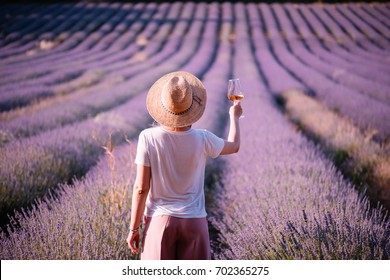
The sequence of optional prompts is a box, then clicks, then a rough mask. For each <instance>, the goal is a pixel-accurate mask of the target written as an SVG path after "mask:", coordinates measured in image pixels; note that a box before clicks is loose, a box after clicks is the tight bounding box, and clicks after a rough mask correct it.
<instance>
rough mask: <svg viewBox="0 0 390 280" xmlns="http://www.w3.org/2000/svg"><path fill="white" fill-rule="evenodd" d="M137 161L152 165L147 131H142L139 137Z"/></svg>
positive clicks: (137, 162) (140, 163)
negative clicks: (146, 135)
mask: <svg viewBox="0 0 390 280" xmlns="http://www.w3.org/2000/svg"><path fill="white" fill-rule="evenodd" d="M135 163H136V164H138V165H143V166H150V158H149V152H148V145H147V141H146V137H145V133H144V132H143V131H142V132H141V133H140V134H139V137H138V144H137V154H136V156H135Z"/></svg>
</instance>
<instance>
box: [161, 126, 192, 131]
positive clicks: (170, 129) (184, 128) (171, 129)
mask: <svg viewBox="0 0 390 280" xmlns="http://www.w3.org/2000/svg"><path fill="white" fill-rule="evenodd" d="M163 127H164V128H165V129H166V130H169V131H187V130H190V129H191V126H190V125H189V126H184V127H172V126H165V125H163Z"/></svg>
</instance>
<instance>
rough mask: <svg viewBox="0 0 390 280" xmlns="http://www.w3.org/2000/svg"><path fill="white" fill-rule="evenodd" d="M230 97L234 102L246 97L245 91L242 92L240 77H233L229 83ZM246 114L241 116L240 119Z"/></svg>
mask: <svg viewBox="0 0 390 280" xmlns="http://www.w3.org/2000/svg"><path fill="white" fill-rule="evenodd" d="M227 95H228V99H229V100H231V101H233V102H234V103H235V102H237V101H240V100H242V99H243V98H244V93H243V92H242V87H241V82H240V79H231V80H229V84H228V94H227ZM241 118H244V116H240V119H241Z"/></svg>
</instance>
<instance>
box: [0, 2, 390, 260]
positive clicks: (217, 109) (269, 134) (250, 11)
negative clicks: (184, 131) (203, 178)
mask: <svg viewBox="0 0 390 280" xmlns="http://www.w3.org/2000/svg"><path fill="white" fill-rule="evenodd" d="M0 30H1V32H0V73H1V75H0V218H1V219H0V222H1V224H0V226H1V228H2V229H1V230H0V257H1V259H138V258H139V256H134V255H131V254H130V250H129V249H128V248H127V244H126V242H125V240H126V237H127V234H128V226H129V221H130V210H131V193H132V184H133V182H134V179H135V166H134V163H133V159H134V156H135V147H136V144H137V143H136V141H137V137H138V134H139V132H140V131H141V130H142V129H144V128H146V127H149V126H151V125H153V120H152V119H151V118H150V117H149V115H148V113H147V111H146V107H145V99H146V93H147V91H148V89H149V87H150V86H151V85H152V84H153V82H154V81H155V80H157V79H158V78H159V77H160V76H162V75H164V74H166V73H168V72H171V71H177V70H184V71H189V72H191V73H193V74H195V75H196V76H198V77H199V78H200V79H201V80H202V81H203V82H204V84H205V86H206V89H207V91H208V104H207V108H206V111H205V114H204V116H203V117H202V118H201V120H200V121H199V122H198V123H197V124H196V125H195V126H196V127H197V128H200V127H202V128H206V129H208V130H210V131H212V132H214V133H215V134H217V135H219V136H220V137H225V136H226V133H227V131H226V130H227V127H226V126H227V120H228V108H229V106H230V103H229V101H228V100H227V97H226V89H227V80H228V79H230V78H232V77H238V78H240V79H241V81H242V84H243V87H244V91H245V98H244V100H243V102H242V106H243V109H244V115H245V118H244V119H242V120H241V121H240V122H241V133H242V135H241V138H242V146H241V149H240V151H239V153H238V154H236V155H233V156H229V157H220V158H219V159H217V160H214V161H210V162H209V163H208V165H207V170H206V173H207V182H206V195H207V197H206V199H207V212H208V214H209V216H208V219H209V225H210V232H211V237H212V240H211V242H212V250H213V252H212V253H213V254H212V255H213V258H214V259H309V260H311V259H389V258H390V218H389V215H388V210H389V209H390V204H388V203H390V180H389V178H390V175H389V174H390V121H389V120H390V4H388V3H371V4H368V3H352V4H321V3H315V4H276V3H275V4H265V3H250V4H243V3H228V2H226V3H217V2H214V3H205V2H204V3H195V2H173V3H159V4H157V3H144V2H139V3H85V2H83V3H58V4H46V5H40V4H36V3H35V4H23V5H20V4H19V5H18V4H6V5H2V8H1V9H0ZM294 92H301V93H304V95H306V96H308V97H310V98H311V99H312V100H313V102H317V103H318V104H320V106H322V107H321V108H324V110H329V111H331V112H333V113H335V114H336V115H337V116H338V117H339V118H342V119H343V120H345V121H347V122H348V123H349V124H350V125H351V126H353V127H354V129H355V130H356V131H359V132H361V134H362V135H363V140H362V141H360V140H359V141H360V142H363V145H368V144H367V143H370V147H375V155H376V158H375V159H373V160H371V158H370V162H371V161H375V163H376V164H375V165H370V166H371V169H370V168H367V166H366V165H361V166H359V168H360V169H362V171H361V170H360V169H359V170H358V171H357V173H359V172H365V173H362V174H371V173H375V174H378V173H380V174H381V176H382V177H380V178H381V180H380V181H378V180H373V181H372V180H371V181H370V180H368V179H367V181H366V180H365V178H366V177H365V176H366V175H364V176H357V179H356V178H351V177H349V175H348V173H345V172H344V169H343V168H344V167H343V165H340V164H338V162H337V160H335V158H334V156H332V155H331V154H329V151H328V146H327V143H328V140H327V139H325V140H323V141H321V140H318V139H320V138H321V137H320V135H314V137H313V134H315V132H313V131H312V130H311V131H308V130H305V129H304V128H303V127H302V126H300V125H299V123H300V121H304V120H298V121H294V120H292V119H291V118H290V117H288V115H287V113H286V112H285V108H284V107H283V105H281V103H283V101H280V100H281V99H283V98H289V95H290V93H291V95H292V94H293V93H294ZM286 96H287V97H286ZM306 107H307V104H303V105H302V107H300V108H302V109H304V108H306ZM299 110H300V109H299ZM311 113H312V114H316V113H318V112H317V111H314V112H311ZM297 122H298V124H297ZM325 125H327V124H326V123H324V122H315V123H314V127H322V126H325ZM332 127H333V126H332ZM336 130H338V129H334V134H335V135H338V134H337V133H338V131H336ZM355 130H354V131H355ZM356 135H357V134H356V133H354V134H351V133H350V134H348V137H349V138H350V139H349V141H350V142H349V143H352V144H349V145H350V146H352V148H350V149H353V151H354V154H353V155H355V154H357V153H359V155H360V154H361V153H360V151H361V150H360V149H359V150H357V149H355V148H353V147H354V143H355V142H356V141H357V140H356V139H355V138H357V136H356ZM354 141H355V142H354ZM360 142H359V143H360ZM376 147H377V148H376ZM372 149H374V148H372ZM370 151H371V150H369V152H367V153H371V152H370ZM342 152H343V153H342V155H343V156H344V157H346V158H352V156H351V155H352V153H351V154H348V152H349V151H344V150H343V151H342ZM354 158H355V159H356V158H357V159H358V160H354V161H353V164H356V162H357V161H359V160H360V159H361V158H363V157H362V156H360V157H354ZM377 158H380V161H379V160H377ZM346 162H347V163H349V161H346ZM378 162H379V163H378ZM377 163H378V164H377ZM344 165H348V164H344ZM372 166H374V167H372ZM353 168H354V169H356V165H353ZM366 169H367V170H368V171H367V170H366ZM355 171H356V170H355ZM379 171H380V172H379ZM370 172H371V173H370ZM353 174H356V172H355V173H353ZM377 182H379V183H378V184H379V185H380V186H381V187H380V188H375V184H376V183H377ZM372 189H374V191H373V190H372ZM373 193H375V196H372V195H371V194H373ZM366 194H369V196H367V195H366Z"/></svg>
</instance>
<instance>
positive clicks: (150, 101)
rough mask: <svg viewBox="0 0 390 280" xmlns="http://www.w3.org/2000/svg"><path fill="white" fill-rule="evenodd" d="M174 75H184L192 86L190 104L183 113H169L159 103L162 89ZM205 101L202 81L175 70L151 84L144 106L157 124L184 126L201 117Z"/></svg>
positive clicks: (205, 96) (189, 74)
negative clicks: (191, 100)
mask: <svg viewBox="0 0 390 280" xmlns="http://www.w3.org/2000/svg"><path fill="white" fill-rule="evenodd" d="M174 76H182V77H184V78H185V79H186V80H187V82H188V83H189V84H190V86H191V88H192V94H193V102H192V105H191V107H190V109H189V110H186V111H185V113H183V114H173V113H170V112H168V111H167V110H166V109H165V108H164V107H163V106H162V103H161V93H162V89H163V87H164V85H165V84H166V83H167V82H168V81H169V80H170V79H171V78H172V77H174ZM206 101H207V93H206V89H205V87H204V85H203V84H202V82H201V81H200V80H199V79H198V78H197V77H195V76H194V75H192V74H191V73H188V72H185V71H177V72H171V73H168V74H166V75H164V76H162V77H161V78H160V79H158V80H157V81H156V82H155V83H154V84H153V85H152V86H151V88H150V89H149V92H148V95H147V97H146V108H147V110H148V112H149V114H150V116H151V117H152V118H153V119H154V120H155V121H156V122H158V123H159V124H161V125H164V126H170V127H184V126H189V125H192V124H193V123H195V122H196V121H198V120H199V119H200V118H201V117H202V115H203V113H204V110H205V108H206Z"/></svg>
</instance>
